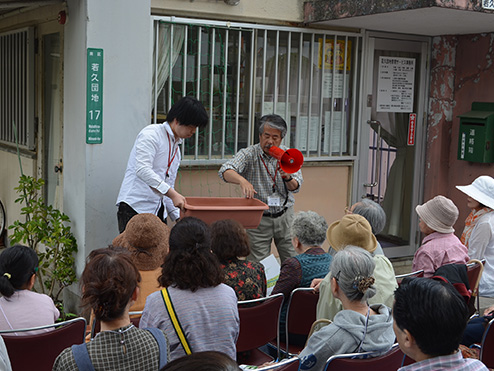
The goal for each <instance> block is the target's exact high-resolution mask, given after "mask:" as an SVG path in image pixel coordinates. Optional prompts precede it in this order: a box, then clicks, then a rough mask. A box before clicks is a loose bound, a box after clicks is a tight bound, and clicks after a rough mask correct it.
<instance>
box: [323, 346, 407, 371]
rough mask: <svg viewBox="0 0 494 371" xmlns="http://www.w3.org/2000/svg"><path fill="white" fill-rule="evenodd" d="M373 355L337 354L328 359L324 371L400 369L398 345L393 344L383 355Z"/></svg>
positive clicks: (383, 370) (401, 358) (391, 370)
mask: <svg viewBox="0 0 494 371" xmlns="http://www.w3.org/2000/svg"><path fill="white" fill-rule="evenodd" d="M373 354H374V352H364V353H350V354H338V355H335V356H332V357H330V358H329V359H328V361H327V362H326V368H325V369H324V370H325V371H338V370H342V371H343V370H345V371H396V370H397V369H399V368H400V367H401V364H402V362H403V357H404V354H403V352H402V351H401V350H400V348H399V346H398V344H394V345H393V346H392V348H391V349H390V350H389V351H387V352H386V353H385V354H383V355H380V356H377V357H372V355H373ZM362 357H367V358H362ZM369 357H370V358H369Z"/></svg>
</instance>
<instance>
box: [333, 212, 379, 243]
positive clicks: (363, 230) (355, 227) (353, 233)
mask: <svg viewBox="0 0 494 371" xmlns="http://www.w3.org/2000/svg"><path fill="white" fill-rule="evenodd" d="M326 237H327V238H328V242H329V244H330V245H331V247H332V248H333V249H335V250H336V251H339V250H342V249H343V248H345V247H346V246H348V245H353V246H357V247H361V248H363V249H365V250H367V251H368V252H374V250H375V249H376V248H377V240H376V237H375V236H374V235H373V234H372V228H371V226H370V224H369V222H368V221H367V220H366V219H365V218H364V217H363V216H361V215H357V214H349V215H345V216H344V217H343V218H341V220H338V221H336V222H334V223H333V224H331V225H330V226H329V228H328V231H327V232H326Z"/></svg>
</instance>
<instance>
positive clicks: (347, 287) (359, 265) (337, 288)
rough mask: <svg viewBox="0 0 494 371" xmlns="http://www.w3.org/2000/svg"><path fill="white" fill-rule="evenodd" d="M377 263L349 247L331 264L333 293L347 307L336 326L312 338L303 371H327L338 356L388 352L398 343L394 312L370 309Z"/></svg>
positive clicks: (379, 306) (302, 355) (303, 355)
mask: <svg viewBox="0 0 494 371" xmlns="http://www.w3.org/2000/svg"><path fill="white" fill-rule="evenodd" d="M374 267H375V263H374V261H373V259H372V256H371V255H370V254H369V253H368V252H367V251H365V250H364V249H362V248H360V247H355V246H347V247H346V248H344V249H343V250H341V251H339V252H338V253H336V255H335V256H334V258H333V261H332V263H331V272H330V275H331V291H332V293H333V295H334V297H335V298H337V299H338V300H340V301H341V303H342V304H343V310H342V311H340V312H338V313H337V314H336V316H335V317H334V320H333V322H332V323H331V324H330V325H328V326H325V327H323V328H322V329H320V330H319V331H316V332H314V333H313V334H312V336H311V337H310V338H309V340H308V342H307V346H306V347H305V348H304V349H303V350H302V352H300V354H299V358H300V359H301V369H303V370H323V369H324V366H325V364H326V361H327V360H328V358H329V357H331V356H332V355H335V354H343V353H354V352H375V355H376V356H377V355H379V354H382V353H385V352H386V351H388V350H389V349H390V348H391V346H392V345H393V343H394V339H395V335H394V332H393V318H392V316H391V310H390V309H389V308H388V307H386V306H385V305H383V304H375V305H370V306H369V305H368V304H367V299H368V298H370V297H372V296H373V295H374V294H375V293H376V288H375V286H374V277H372V273H373V272H374Z"/></svg>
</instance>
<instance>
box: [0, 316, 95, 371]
mask: <svg viewBox="0 0 494 371" xmlns="http://www.w3.org/2000/svg"><path fill="white" fill-rule="evenodd" d="M47 328H54V330H53V331H48V332H43V333H40V334H36V335H24V336H22V335H20V336H17V335H14V333H19V332H25V331H33V330H42V329H47ZM85 333H86V320H85V319H84V318H82V317H78V318H74V319H71V320H68V321H65V322H59V323H55V324H53V325H47V326H38V327H32V328H26V329H17V330H6V331H0V335H2V337H3V340H4V341H5V346H6V347H7V351H8V353H9V358H10V363H11V364H12V370H14V371H16V370H39V371H45V370H46V371H50V370H51V369H52V368H53V363H54V362H55V359H56V358H57V356H58V355H59V354H60V353H61V352H62V350H64V349H65V348H68V347H70V346H72V345H74V344H82V343H83V342H84V335H85Z"/></svg>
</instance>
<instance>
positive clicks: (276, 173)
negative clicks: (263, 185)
mask: <svg viewBox="0 0 494 371" xmlns="http://www.w3.org/2000/svg"><path fill="white" fill-rule="evenodd" d="M259 157H260V158H261V161H262V164H263V165H264V168H265V169H266V171H267V172H268V175H269V177H270V178H271V180H272V181H273V192H274V191H275V188H276V175H278V169H279V165H277V166H276V170H275V172H274V176H273V175H271V172H270V171H269V169H268V167H267V165H266V163H265V162H264V159H263V158H262V155H259Z"/></svg>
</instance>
